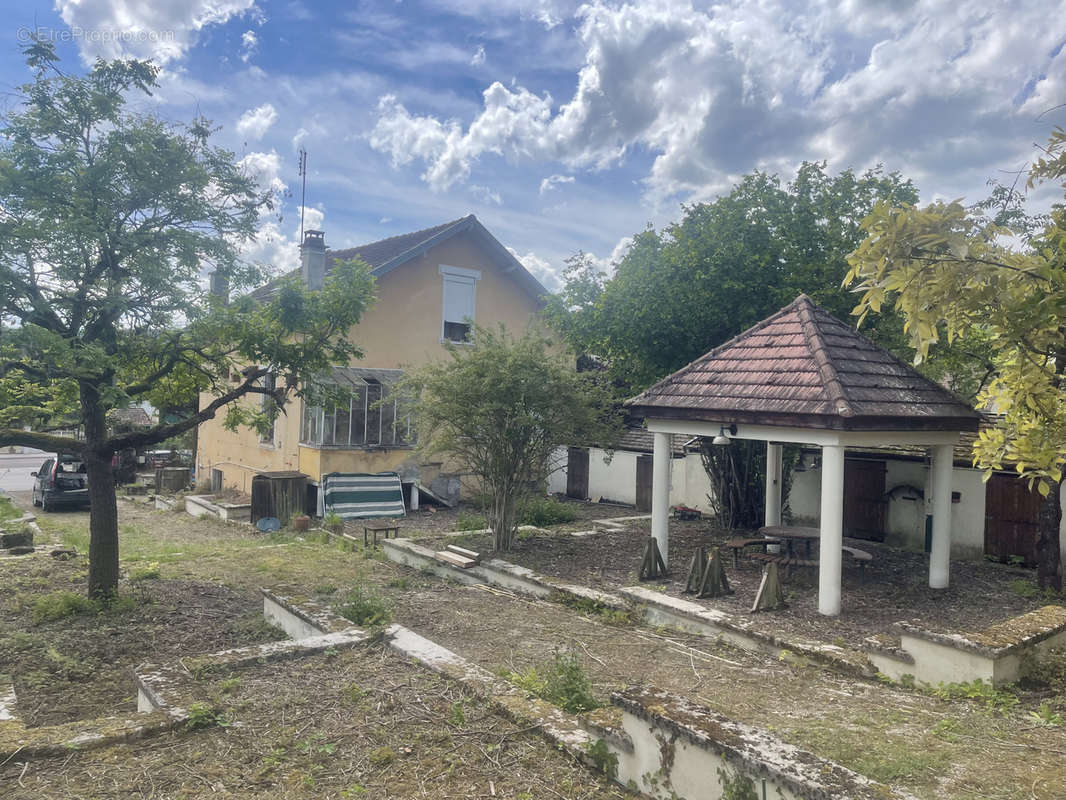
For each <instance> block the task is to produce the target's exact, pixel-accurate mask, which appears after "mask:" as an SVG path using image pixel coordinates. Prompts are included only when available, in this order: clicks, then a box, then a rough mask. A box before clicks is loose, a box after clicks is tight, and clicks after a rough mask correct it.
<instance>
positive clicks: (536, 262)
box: [507, 247, 562, 292]
mask: <svg viewBox="0 0 1066 800" xmlns="http://www.w3.org/2000/svg"><path fill="white" fill-rule="evenodd" d="M507 249H508V250H509V251H510V252H511V255H513V256H514V257H515V258H517V259H518V260H519V261H521V262H522V266H523V267H525V268H526V269H527V270H528V271H529V273H530V274H531V275H532V276H533V277H534V278H536V279H537V280H538V281H540V283H541V286H543V287H544V288H545V289H547V290H548V291H549V292H554V291H556V290H557V289H559V287H561V286H562V280H561V279H560V278H559V271H558V270H557V269H555V268H554V267H553V266H552V265H551V264H550V263H549V262H548V261H546V260H545V259H543V258H541V257H540V256H538V255H537V254H536V253H534V252H532V251H531V252H529V253H526V254H525V255H522V254H521V253H519V252H518V251H517V250H515V249H514V248H513V247H508V248H507Z"/></svg>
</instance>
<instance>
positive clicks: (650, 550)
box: [639, 536, 666, 581]
mask: <svg viewBox="0 0 1066 800" xmlns="http://www.w3.org/2000/svg"><path fill="white" fill-rule="evenodd" d="M639 577H640V580H642V581H651V580H655V579H656V578H665V577H666V563H665V562H664V561H663V555H662V553H660V552H659V543H658V542H656V541H655V537H654V536H649V537H648V542H647V544H645V545H644V558H643V560H642V561H641V562H640V574H639Z"/></svg>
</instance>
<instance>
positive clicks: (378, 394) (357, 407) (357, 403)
mask: <svg viewBox="0 0 1066 800" xmlns="http://www.w3.org/2000/svg"><path fill="white" fill-rule="evenodd" d="M382 397H384V399H385V401H384V402H381V400H382ZM415 438H416V437H415V429H414V426H413V425H412V424H411V417H410V415H409V414H406V413H405V412H404V411H403V406H402V404H400V405H399V406H398V401H397V399H396V398H395V397H390V393H389V389H388V387H387V385H386V384H383V383H381V382H380V381H378V380H377V379H375V378H364V379H363V383H362V385H360V386H356V387H354V388H353V389H352V390H351V394H349V395H348V397H347V401H346V402H345V401H342V402H340V403H338V404H337V405H335V406H332V407H330V408H323V407H321V406H311V405H307V404H306V403H305V404H304V413H303V419H302V421H301V424H300V442H301V443H303V444H309V445H315V446H322V445H327V446H330V447H407V446H410V445H412V444H414V443H415Z"/></svg>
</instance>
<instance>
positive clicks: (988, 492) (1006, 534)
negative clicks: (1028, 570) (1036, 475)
mask: <svg viewBox="0 0 1066 800" xmlns="http://www.w3.org/2000/svg"><path fill="white" fill-rule="evenodd" d="M985 487H986V488H985V554H986V555H989V556H992V557H993V558H996V559H998V560H999V561H1005V562H1009V561H1011V559H1012V558H1015V559H1016V558H1023V559H1025V564H1026V566H1033V565H1035V564H1036V538H1037V515H1038V514H1039V513H1040V493H1039V492H1036V491H1030V490H1029V485H1028V484H1027V483H1026V482H1025V481H1023V480H1020V479H1019V478H1016V477H1014V476H1013V475H993V476H992V477H991V478H989V479H988V483H987V484H985Z"/></svg>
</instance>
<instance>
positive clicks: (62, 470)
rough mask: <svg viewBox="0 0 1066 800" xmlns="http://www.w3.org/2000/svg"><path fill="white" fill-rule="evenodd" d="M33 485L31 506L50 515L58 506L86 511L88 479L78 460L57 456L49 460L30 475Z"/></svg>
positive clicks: (82, 465)
mask: <svg viewBox="0 0 1066 800" xmlns="http://www.w3.org/2000/svg"><path fill="white" fill-rule="evenodd" d="M31 474H32V475H33V477H34V478H36V480H34V482H33V504H34V505H35V506H40V507H41V508H43V509H44V510H45V511H52V510H54V509H56V508H58V507H59V506H67V507H75V508H88V507H89V479H88V476H87V475H86V474H85V464H84V463H83V462H82V460H81V458H79V457H78V456H74V455H65V454H63V453H60V454H59V455H58V456H57V457H55V458H49V459H48V460H47V461H45V462H44V463H43V464H41V468H40V469H39V470H37V472H33V473H31Z"/></svg>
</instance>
